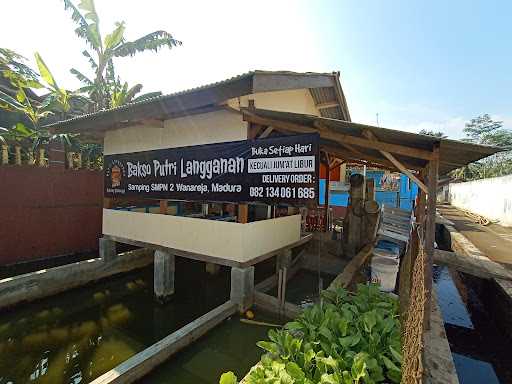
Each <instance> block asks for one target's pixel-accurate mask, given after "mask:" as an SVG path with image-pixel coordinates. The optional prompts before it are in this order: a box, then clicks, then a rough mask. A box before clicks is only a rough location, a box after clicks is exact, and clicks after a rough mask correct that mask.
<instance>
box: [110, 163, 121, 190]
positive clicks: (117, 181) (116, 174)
mask: <svg viewBox="0 0 512 384" xmlns="http://www.w3.org/2000/svg"><path fill="white" fill-rule="evenodd" d="M107 176H108V177H110V182H111V187H112V188H116V187H120V186H121V181H122V180H123V177H124V176H125V171H124V165H123V163H121V162H120V161H119V160H112V162H111V163H110V167H108V168H107Z"/></svg>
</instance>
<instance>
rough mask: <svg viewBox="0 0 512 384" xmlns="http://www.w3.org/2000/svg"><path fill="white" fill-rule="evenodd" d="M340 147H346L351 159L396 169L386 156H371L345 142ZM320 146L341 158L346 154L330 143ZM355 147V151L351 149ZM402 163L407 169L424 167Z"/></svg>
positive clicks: (417, 169) (416, 169)
mask: <svg viewBox="0 0 512 384" xmlns="http://www.w3.org/2000/svg"><path fill="white" fill-rule="evenodd" d="M340 145H341V146H342V147H345V148H347V150H348V151H349V154H348V156H349V157H350V158H351V159H356V160H367V161H370V162H373V163H380V164H382V165H385V166H386V167H388V168H389V169H391V170H393V171H395V170H397V167H396V166H395V165H394V164H393V163H392V162H390V161H388V160H387V159H386V158H383V159H381V158H378V157H375V156H371V155H367V154H365V153H362V152H361V151H359V150H358V149H356V148H354V147H353V146H351V145H347V144H340ZM321 147H322V148H323V149H324V150H325V151H327V152H329V153H332V154H340V153H341V154H342V155H340V156H341V157H342V158H345V157H346V156H343V154H345V155H347V153H346V152H341V148H337V147H333V146H332V145H321ZM352 148H353V149H355V151H353V150H352ZM402 164H403V165H404V166H406V167H407V168H408V169H413V170H415V171H419V170H421V169H423V168H424V167H422V166H420V165H413V164H410V163H404V162H402Z"/></svg>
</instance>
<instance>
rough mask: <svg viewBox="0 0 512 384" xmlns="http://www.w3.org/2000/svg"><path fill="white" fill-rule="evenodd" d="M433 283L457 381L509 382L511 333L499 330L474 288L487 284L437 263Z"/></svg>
mask: <svg viewBox="0 0 512 384" xmlns="http://www.w3.org/2000/svg"><path fill="white" fill-rule="evenodd" d="M434 283H435V286H436V290H437V294H438V299H439V306H440V308H441V312H442V314H443V320H444V322H445V329H446V334H447V337H448V341H449V343H450V348H451V350H452V355H453V360H454V363H455V368H456V370H457V375H458V377H459V381H460V383H461V384H482V383H485V384H495V383H497V384H500V383H501V384H506V383H507V384H508V383H512V356H511V354H510V349H509V346H510V342H511V339H510V336H511V335H507V334H504V333H502V332H500V331H499V327H498V326H497V324H496V322H495V319H494V318H493V316H492V314H491V313H490V312H489V309H488V308H486V306H485V303H483V302H482V295H481V292H479V291H478V290H477V289H476V287H480V288H481V287H484V288H486V289H489V286H486V285H485V284H484V285H482V281H480V279H478V278H475V277H472V276H468V275H465V274H462V273H458V272H455V271H450V270H449V269H448V268H446V267H438V266H435V267H434Z"/></svg>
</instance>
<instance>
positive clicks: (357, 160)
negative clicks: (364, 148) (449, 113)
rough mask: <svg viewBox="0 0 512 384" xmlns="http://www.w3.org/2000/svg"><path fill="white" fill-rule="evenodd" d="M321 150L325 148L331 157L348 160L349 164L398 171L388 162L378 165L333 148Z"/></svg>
mask: <svg viewBox="0 0 512 384" xmlns="http://www.w3.org/2000/svg"><path fill="white" fill-rule="evenodd" d="M321 148H323V149H324V150H325V151H327V152H329V153H330V154H331V155H335V156H337V157H339V158H341V159H344V160H346V161H347V162H351V163H357V164H361V165H366V166H368V167H375V168H382V169H387V170H390V171H396V167H395V166H394V165H393V164H391V163H390V162H388V161H387V160H380V161H381V162H379V163H378V162H375V161H369V160H365V159H361V158H359V157H358V156H357V155H353V154H347V153H344V152H340V150H339V149H333V147H324V146H322V147H321Z"/></svg>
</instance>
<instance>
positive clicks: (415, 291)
mask: <svg viewBox="0 0 512 384" xmlns="http://www.w3.org/2000/svg"><path fill="white" fill-rule="evenodd" d="M418 232H421V231H418ZM419 240H420V241H419V245H418V248H419V249H418V256H417V257H416V260H415V261H414V266H413V270H412V279H411V298H410V302H409V307H408V309H407V317H406V320H405V324H404V327H403V330H402V331H403V333H402V340H403V343H402V355H403V363H402V381H401V384H420V383H421V382H422V376H423V364H422V354H423V347H424V343H423V323H424V319H425V301H426V290H425V249H424V246H423V239H422V238H421V236H420V239H419Z"/></svg>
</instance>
